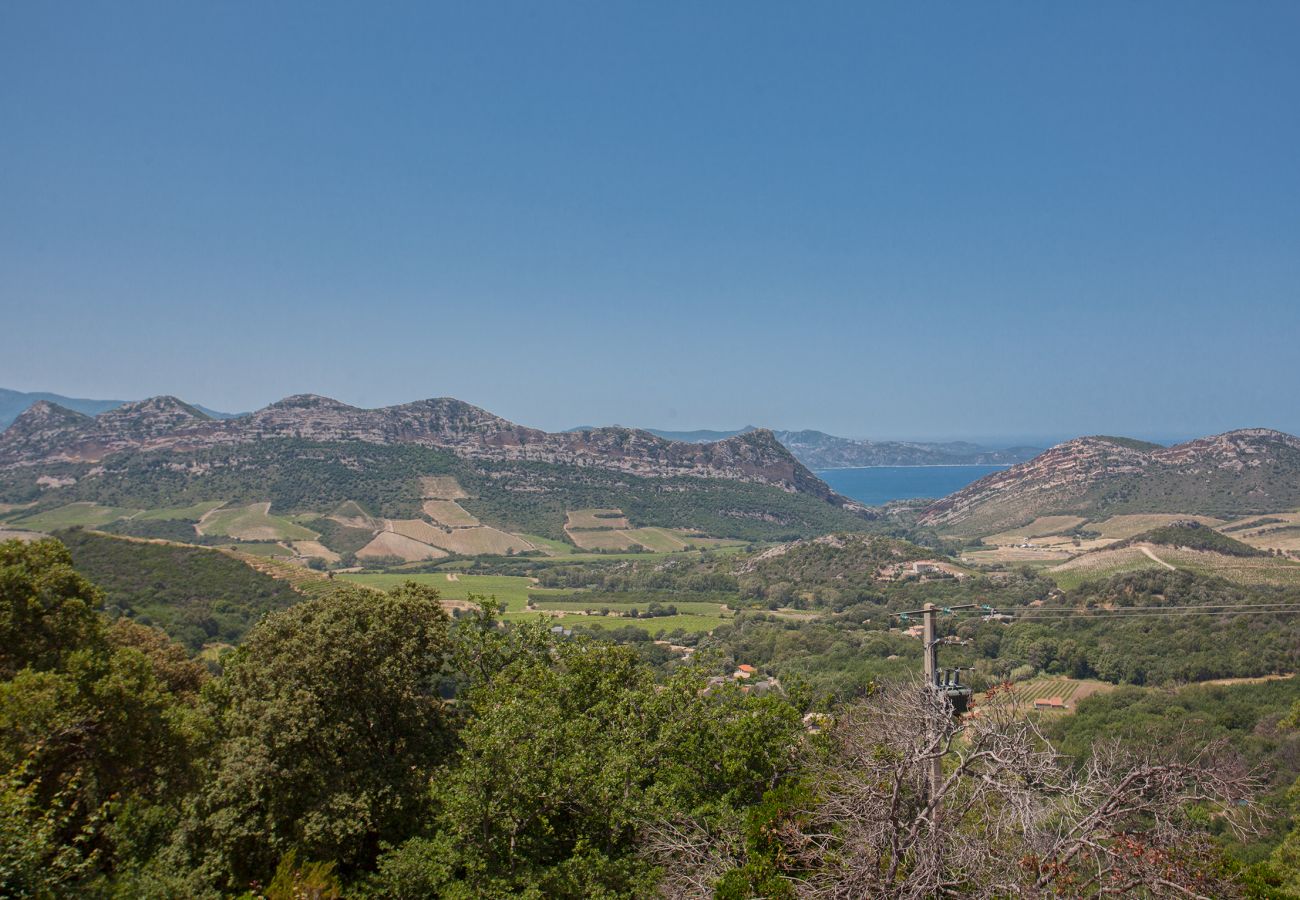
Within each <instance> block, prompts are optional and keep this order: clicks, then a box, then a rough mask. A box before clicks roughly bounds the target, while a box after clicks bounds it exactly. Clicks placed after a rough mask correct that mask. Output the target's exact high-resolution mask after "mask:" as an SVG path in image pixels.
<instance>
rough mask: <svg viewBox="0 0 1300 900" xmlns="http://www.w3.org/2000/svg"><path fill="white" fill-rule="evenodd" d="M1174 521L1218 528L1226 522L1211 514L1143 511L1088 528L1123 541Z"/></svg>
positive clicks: (1112, 517)
mask: <svg viewBox="0 0 1300 900" xmlns="http://www.w3.org/2000/svg"><path fill="white" fill-rule="evenodd" d="M1174 522H1200V523H1201V524H1202V525H1208V526H1210V527H1211V528H1217V527H1218V526H1220V525H1223V524H1224V522H1223V520H1222V519H1214V518H1211V517H1210V516H1189V515H1175V514H1166V513H1143V514H1140V515H1126V516H1111V517H1110V518H1109V519H1106V520H1104V521H1101V522H1089V523H1088V526H1087V528H1088V530H1089V531H1099V532H1101V536H1102V537H1103V538H1109V539H1110V540H1113V541H1122V540H1124V539H1125V538H1131V537H1133V536H1134V535H1136V534H1141V533H1142V532H1144V531H1150V530H1151V529H1153V528H1160V527H1161V526H1164V525H1171V524H1173V523H1174Z"/></svg>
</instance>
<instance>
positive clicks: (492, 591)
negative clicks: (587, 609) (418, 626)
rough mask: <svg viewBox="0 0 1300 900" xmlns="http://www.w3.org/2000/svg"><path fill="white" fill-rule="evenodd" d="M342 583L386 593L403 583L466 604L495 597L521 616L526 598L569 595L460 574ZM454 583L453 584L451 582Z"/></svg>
mask: <svg viewBox="0 0 1300 900" xmlns="http://www.w3.org/2000/svg"><path fill="white" fill-rule="evenodd" d="M338 577H339V578H340V579H342V580H346V581H351V582H355V583H356V584H362V585H365V586H366V587H373V588H379V589H380V590H385V591H386V590H389V589H390V588H394V587H397V586H398V585H401V584H404V583H405V582H407V581H415V582H418V583H420V584H427V585H430V586H431V587H435V588H437V589H438V593H439V594H441V595H442V597H443V599H445V600H466V599H468V598H469V595H470V594H477V595H484V596H488V597H496V599H497V600H499V601H501V602H502V603H504V604H506V609H507V610H510V611H512V612H523V611H524V607H525V606H527V605H528V596H529V595H530V594H533V595H538V596H545V595H546V594H548V593H570V592H569V591H552V590H551V589H549V588H540V587H538V586H537V585H536V584H535V583H534V582H533V579H531V578H524V577H521V576H515V575H466V574H463V573H460V572H451V573H447V572H421V573H419V574H413V575H401V574H396V573H383V574H379V573H374V574H367V573H363V572H357V573H352V574H341V575H339V576H338ZM452 579H454V580H452Z"/></svg>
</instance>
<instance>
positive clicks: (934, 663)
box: [899, 603, 977, 797]
mask: <svg viewBox="0 0 1300 900" xmlns="http://www.w3.org/2000/svg"><path fill="white" fill-rule="evenodd" d="M976 605H977V604H974V603H963V604H961V605H959V606H946V607H943V608H942V609H941V608H940V607H938V606H935V605H934V604H933V603H927V604H925V607H924V608H923V609H913V610H908V611H907V612H905V613H900V614H899V616H900V617H901V618H902V619H903V620H904V621H906V620H907V619H908V617H909V616H914V615H920V616H921V623H922V624H921V641H922V643H923V644H924V645H925V653H924V659H925V688H924V689H925V690H927V691H943V692H944V695H945V696H946V697H947V698H948V699H949V700H950V701H960V705H959V706H956V711H957V712H962V711H965V709H966V702H965V701H966V699H967V698H969V696H970V688H964V687H962V686H961V681H960V678H959V677H955V676H956V675H957V672H956V670H954V671H953V673H951V674H953V675H954V679H953V680H952V682H951V683H948V682H946V681H944V680H942V679H941V678H940V675H939V635H938V631H939V629H938V627H937V626H938V623H939V613H941V612H945V613H950V612H952V611H953V610H955V609H974V608H975V607H976ZM926 767H927V770H926V782H927V784H928V785H929V789H930V796H931V797H937V796H938V795H939V791H940V790H941V789H942V788H943V758H942V757H940V756H935V758H934V759H931V760H928V761H927V762H926Z"/></svg>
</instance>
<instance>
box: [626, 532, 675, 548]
mask: <svg viewBox="0 0 1300 900" xmlns="http://www.w3.org/2000/svg"><path fill="white" fill-rule="evenodd" d="M624 534H626V535H627V536H628V537H629V538H631V539H632V540H634V541H636V542H637V543H638V544H640V545H641V546H642V547H645V548H646V549H647V550H654V551H656V552H658V553H672V552H674V551H676V550H685V549H686V541H684V540H683V539H682V537H681V536H680V535H677V534H674V533H673V532H671V531H669V530H668V529H666V528H633V529H631V530H629V531H626V532H624Z"/></svg>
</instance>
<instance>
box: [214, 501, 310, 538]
mask: <svg viewBox="0 0 1300 900" xmlns="http://www.w3.org/2000/svg"><path fill="white" fill-rule="evenodd" d="M199 533H200V534H210V535H218V536H225V537H232V538H234V539H235V540H238V541H314V540H316V539H317V538H318V537H320V535H318V534H317V533H316V532H314V531H312V530H311V529H310V528H304V527H303V526H301V525H298V524H296V523H294V522H291V521H289V520H288V519H286V518H283V517H281V516H273V515H271V504H270V503H251V504H249V505H248V506H236V507H229V508H228V507H222V508H220V509H214V510H212V511H211V512H209V513H208V514H207V515H205V516H204V517H203V518H202V519H200V520H199Z"/></svg>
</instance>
